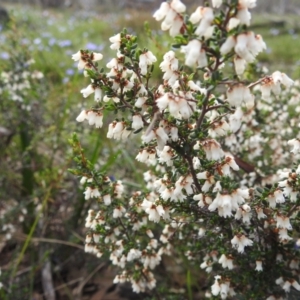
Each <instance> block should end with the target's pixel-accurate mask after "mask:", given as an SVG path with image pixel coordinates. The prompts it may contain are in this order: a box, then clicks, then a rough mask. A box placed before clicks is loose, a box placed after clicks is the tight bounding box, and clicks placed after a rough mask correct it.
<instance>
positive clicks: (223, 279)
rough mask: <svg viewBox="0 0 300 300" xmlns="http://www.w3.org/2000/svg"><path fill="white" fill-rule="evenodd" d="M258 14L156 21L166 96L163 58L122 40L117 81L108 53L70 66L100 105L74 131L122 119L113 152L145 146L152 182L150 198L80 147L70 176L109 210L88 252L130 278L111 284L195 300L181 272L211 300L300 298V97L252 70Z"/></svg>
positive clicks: (98, 220)
mask: <svg viewBox="0 0 300 300" xmlns="http://www.w3.org/2000/svg"><path fill="white" fill-rule="evenodd" d="M255 5H256V1H255V0H252V1H250V0H249V1H248V0H239V1H237V0H230V1H229V0H228V1H220V0H219V1H218V0H213V1H212V5H211V6H210V5H208V4H207V5H206V6H204V7H201V6H200V7H198V8H197V9H196V11H194V12H193V13H192V14H191V15H190V16H188V15H187V14H186V7H185V5H184V4H183V3H182V2H180V1H179V0H172V1H167V2H163V3H162V4H161V6H160V8H159V9H158V10H157V11H156V12H155V14H154V18H155V19H156V20H157V21H161V20H162V24H161V29H162V30H163V31H167V30H168V31H169V33H170V35H171V36H173V37H174V44H173V45H172V49H173V50H170V51H168V52H167V53H165V54H164V56H163V61H162V62H160V64H159V67H160V69H161V71H162V75H161V82H160V84H159V85H156V84H155V83H153V82H152V80H151V77H152V72H153V69H154V67H155V66H156V61H157V59H156V57H155V56H154V55H153V53H152V52H151V51H149V50H148V49H146V48H143V47H140V46H139V45H138V38H137V37H136V36H134V35H130V34H128V33H127V31H126V30H123V31H122V32H121V33H119V34H117V35H115V36H113V37H111V38H110V42H111V43H112V44H111V49H114V50H116V52H117V54H116V57H115V58H113V59H112V60H111V61H109V62H108V63H107V64H106V67H107V68H108V69H110V71H109V72H107V71H105V69H104V68H103V67H101V66H100V65H101V60H102V59H103V57H102V55H101V54H100V53H94V52H91V51H87V50H80V51H78V52H77V53H76V54H74V55H73V57H72V58H73V59H74V60H75V61H78V68H79V69H84V74H85V76H87V77H89V78H90V79H91V83H90V85H88V86H87V87H86V88H84V89H82V90H81V93H82V95H83V97H84V98H87V97H88V96H89V95H91V94H93V95H94V99H95V103H94V104H92V105H90V106H89V108H86V109H85V110H83V111H82V112H81V113H80V114H79V115H78V117H77V119H76V120H77V121H78V122H87V123H89V125H91V126H95V127H96V128H101V127H102V126H103V123H105V118H106V115H107V114H109V113H112V112H114V113H115V114H116V117H115V120H114V121H113V122H111V123H110V124H109V125H108V132H107V138H109V139H116V140H117V141H120V142H121V143H123V142H125V141H127V140H130V139H131V137H132V136H134V135H136V134H140V132H142V136H141V141H142V143H141V145H140V146H139V149H137V150H136V154H135V155H136V159H137V160H138V161H139V162H142V163H144V164H146V165H147V166H148V168H149V170H148V171H147V172H145V173H144V179H145V186H143V187H141V188H140V189H139V190H133V189H132V187H128V188H127V189H126V187H125V186H124V184H123V183H122V178H118V174H115V175H114V178H112V177H109V176H108V175H107V174H106V173H105V172H103V170H102V169H101V165H100V166H97V167H96V166H94V165H93V164H91V163H90V162H89V160H88V159H87V158H86V157H85V155H84V150H83V149H82V147H81V145H80V142H79V139H78V137H77V136H76V134H74V135H73V137H72V139H71V144H72V146H73V151H74V159H75V161H76V163H77V167H76V168H75V169H72V170H71V172H72V173H74V174H75V175H77V176H79V177H80V178H81V179H80V182H81V184H82V185H83V186H84V195H85V199H86V200H87V201H97V202H98V205H99V208H97V209H93V210H90V211H89V213H88V216H87V218H86V224H85V226H86V227H87V228H88V232H87V235H86V243H85V251H86V252H90V253H94V254H95V255H97V256H98V257H99V258H100V257H101V256H102V255H108V256H109V259H110V260H111V262H112V264H113V265H116V266H118V267H119V268H120V269H121V271H120V273H119V274H118V275H117V276H116V277H115V279H114V283H124V282H126V281H129V282H131V284H132V288H133V290H134V291H135V292H137V293H139V292H147V293H148V295H149V296H151V295H152V296H153V297H154V298H155V299H159V298H160V297H169V298H170V299H175V298H176V297H178V298H180V297H182V296H180V295H179V296H176V293H184V294H185V296H188V297H189V298H190V299H192V297H193V296H192V291H191V285H192V283H191V281H190V279H188V280H187V291H185V290H180V289H176V286H173V285H172V284H173V283H174V282H172V280H170V277H167V276H164V274H165V273H163V272H167V269H168V268H167V266H166V264H171V265H174V264H176V265H179V271H178V272H182V273H184V272H186V271H187V272H188V274H190V272H193V274H197V273H199V272H198V270H200V269H203V270H205V271H206V272H207V277H206V279H205V281H206V283H207V284H209V285H210V287H211V288H210V289H208V290H207V291H206V293H205V296H206V297H208V298H211V299H219V298H221V299H226V298H234V299H269V300H271V299H282V298H284V297H286V296H287V295H288V293H289V292H290V291H291V290H298V291H299V290H300V285H299V283H298V281H299V260H298V256H299V252H298V246H299V244H300V243H299V240H297V231H298V230H299V191H300V189H299V183H300V181H299V180H300V177H299V173H300V166H299V150H300V140H299V139H298V138H297V137H298V128H297V126H298V123H299V116H298V115H299V114H298V111H299V108H298V105H299V91H298V85H299V83H296V84H295V83H294V81H293V80H291V79H290V78H289V77H288V76H287V75H286V74H284V73H281V72H280V71H276V72H274V73H272V74H270V75H269V74H268V70H266V69H265V68H259V67H258V66H257V65H256V61H255V57H256V56H257V55H258V53H260V52H262V51H264V50H265V49H266V44H265V43H264V41H263V38H262V37H261V36H260V35H257V34H255V33H254V32H252V31H250V30H249V26H250V20H251V13H250V9H251V8H253V7H255ZM177 49H178V50H179V49H180V52H181V53H183V56H184V61H182V59H181V58H182V55H180V54H178V52H175V50H177ZM99 61H100V62H99ZM292 86H294V87H292ZM103 118H104V120H103ZM167 256H170V257H171V258H172V259H173V262H171V263H170V260H166V258H165V257H167ZM162 261H165V268H164V269H162V268H159V266H160V265H161V262H162ZM172 272H173V271H172ZM194 272H197V273H194ZM188 278H190V275H188ZM157 279H159V280H157Z"/></svg>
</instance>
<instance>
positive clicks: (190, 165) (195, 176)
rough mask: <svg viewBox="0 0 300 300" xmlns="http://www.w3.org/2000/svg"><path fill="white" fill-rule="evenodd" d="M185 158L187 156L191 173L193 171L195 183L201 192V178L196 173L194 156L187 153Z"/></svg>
mask: <svg viewBox="0 0 300 300" xmlns="http://www.w3.org/2000/svg"><path fill="white" fill-rule="evenodd" d="M185 158H186V160H187V162H188V164H189V169H190V173H191V175H192V177H193V181H194V184H195V186H196V188H197V191H198V192H199V193H200V192H201V186H200V184H199V180H198V178H197V174H196V171H195V169H194V166H193V160H192V157H191V156H189V155H186V156H185Z"/></svg>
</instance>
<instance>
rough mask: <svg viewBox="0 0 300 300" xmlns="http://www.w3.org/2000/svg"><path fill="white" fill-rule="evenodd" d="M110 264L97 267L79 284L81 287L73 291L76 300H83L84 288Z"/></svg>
mask: <svg viewBox="0 0 300 300" xmlns="http://www.w3.org/2000/svg"><path fill="white" fill-rule="evenodd" d="M107 265H108V263H102V264H100V265H99V266H97V267H96V268H95V269H94V270H93V271H92V272H91V273H90V274H89V275H88V276H87V277H86V278H85V279H83V280H82V281H81V283H80V284H79V286H78V287H77V288H76V289H74V291H73V295H74V296H75V299H78V300H79V299H81V293H82V289H83V288H84V286H85V285H86V284H87V283H88V282H89V281H90V280H91V278H92V277H93V276H94V275H95V274H96V273H97V272H98V271H100V270H101V269H103V268H104V267H105V266H107Z"/></svg>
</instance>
